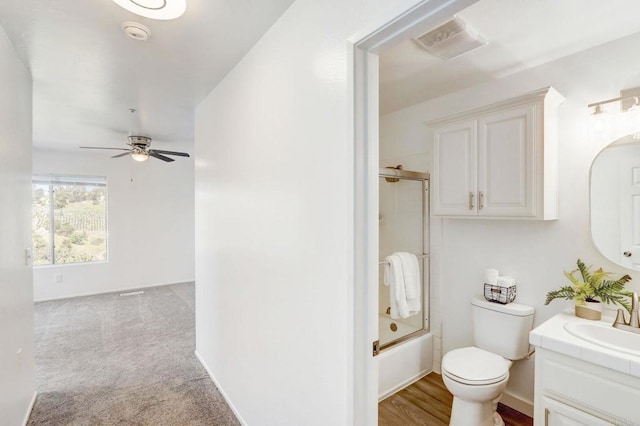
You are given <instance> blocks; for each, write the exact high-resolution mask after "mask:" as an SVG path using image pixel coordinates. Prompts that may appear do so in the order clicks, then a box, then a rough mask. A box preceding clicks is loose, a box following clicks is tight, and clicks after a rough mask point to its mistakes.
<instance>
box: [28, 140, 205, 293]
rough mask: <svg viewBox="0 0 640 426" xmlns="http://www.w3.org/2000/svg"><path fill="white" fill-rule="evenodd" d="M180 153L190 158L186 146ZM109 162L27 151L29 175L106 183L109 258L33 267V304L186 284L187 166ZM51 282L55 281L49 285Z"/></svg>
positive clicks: (190, 250)
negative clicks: (92, 178)
mask: <svg viewBox="0 0 640 426" xmlns="http://www.w3.org/2000/svg"><path fill="white" fill-rule="evenodd" d="M180 147H181V148H180V149H182V147H185V148H184V150H185V151H187V152H190V153H191V154H193V149H192V148H193V146H192V145H191V144H181V145H180ZM157 148H158V149H160V148H163V149H164V148H169V149H174V148H176V147H175V146H174V147H160V146H158V147H157ZM176 149H177V148H176ZM111 155H112V153H111V152H109V151H104V152H90V153H84V152H79V153H59V152H48V151H36V152H34V155H33V171H34V173H36V174H47V173H54V174H71V175H75V174H77V175H94V176H106V177H107V196H108V199H107V210H108V211H107V217H108V219H107V220H108V223H107V229H108V241H107V244H108V257H109V260H108V261H107V262H96V263H85V264H67V265H53V266H40V267H35V268H34V273H33V277H34V297H35V300H47V299H55V298H61V297H72V296H79V295H85V294H94V293H104V292H109V291H118V290H123V289H132V288H139V287H148V286H155V285H162V284H173V283H178V282H188V281H193V280H194V276H195V266H194V177H193V169H194V166H193V159H192V158H177V159H176V161H174V162H172V163H164V162H162V161H159V160H156V159H154V158H150V159H149V160H147V161H146V162H144V163H138V162H135V161H133V160H132V159H130V158H128V157H125V158H114V159H112V158H110V156H111ZM57 275H61V276H62V282H56V276H57Z"/></svg>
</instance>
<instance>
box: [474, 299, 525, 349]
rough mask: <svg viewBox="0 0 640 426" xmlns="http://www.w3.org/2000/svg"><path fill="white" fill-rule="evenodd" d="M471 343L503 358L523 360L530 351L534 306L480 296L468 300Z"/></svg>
mask: <svg viewBox="0 0 640 426" xmlns="http://www.w3.org/2000/svg"><path fill="white" fill-rule="evenodd" d="M471 305H472V307H471V312H472V317H473V340H474V345H475V346H476V347H478V348H480V349H484V350H486V351H489V352H493V353H494V354H497V355H500V356H502V357H503V358H507V359H510V360H516V359H522V358H524V357H525V356H526V355H527V353H528V352H529V332H530V331H531V327H532V326H533V314H534V309H533V307H532V306H526V305H521V304H519V303H508V304H506V305H502V304H500V303H495V302H488V301H486V300H485V299H484V297H482V296H474V298H473V300H472V301H471Z"/></svg>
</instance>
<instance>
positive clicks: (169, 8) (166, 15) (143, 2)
mask: <svg viewBox="0 0 640 426" xmlns="http://www.w3.org/2000/svg"><path fill="white" fill-rule="evenodd" d="M113 1H114V3H116V4H117V5H118V6H120V7H122V8H124V9H126V10H128V11H129V12H132V13H135V14H136V15H140V16H144V17H145V18H150V19H158V20H162V21H166V20H169V19H176V18H179V17H180V16H182V14H183V13H184V12H185V10H187V0H113Z"/></svg>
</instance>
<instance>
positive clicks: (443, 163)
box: [431, 120, 478, 216]
mask: <svg viewBox="0 0 640 426" xmlns="http://www.w3.org/2000/svg"><path fill="white" fill-rule="evenodd" d="M431 132H432V135H431V140H432V158H433V164H432V170H433V174H432V175H431V176H432V180H431V190H432V198H431V208H432V209H433V213H434V214H436V215H455V216H469V215H476V214H477V210H476V209H477V205H478V203H477V201H478V200H477V196H476V179H477V174H476V173H477V172H476V170H477V169H476V167H477V166H476V164H477V163H476V162H477V121H476V120H467V121H458V122H455V123H453V124H449V125H444V126H439V127H436V128H433V129H432V130H431Z"/></svg>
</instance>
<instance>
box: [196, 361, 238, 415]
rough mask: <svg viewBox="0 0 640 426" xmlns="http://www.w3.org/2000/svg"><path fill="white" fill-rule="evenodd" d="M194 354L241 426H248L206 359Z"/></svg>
mask: <svg viewBox="0 0 640 426" xmlns="http://www.w3.org/2000/svg"><path fill="white" fill-rule="evenodd" d="M194 353H195V354H196V358H198V361H200V364H202V367H204V369H205V371H206V372H207V374H208V375H209V378H210V379H211V381H212V382H213V384H214V385H216V388H218V391H219V392H220V394H221V395H222V397H223V398H224V400H225V401H226V403H227V405H228V406H229V408H231V411H233V414H235V416H236V418H237V419H238V421H239V422H240V424H241V425H243V426H246V425H247V423H246V422H245V421H244V420H243V419H242V416H240V413H239V412H238V410H236V407H235V406H234V405H233V402H231V400H230V399H229V397H228V396H227V394H226V393H225V392H224V389H222V387H221V386H220V383H218V381H217V380H216V378H215V377H214V375H213V373H212V372H211V370H210V369H209V366H208V365H207V363H206V362H204V359H202V357H201V356H200V354H199V353H198V351H197V350H196V351H194Z"/></svg>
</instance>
